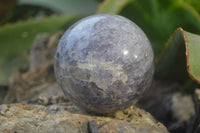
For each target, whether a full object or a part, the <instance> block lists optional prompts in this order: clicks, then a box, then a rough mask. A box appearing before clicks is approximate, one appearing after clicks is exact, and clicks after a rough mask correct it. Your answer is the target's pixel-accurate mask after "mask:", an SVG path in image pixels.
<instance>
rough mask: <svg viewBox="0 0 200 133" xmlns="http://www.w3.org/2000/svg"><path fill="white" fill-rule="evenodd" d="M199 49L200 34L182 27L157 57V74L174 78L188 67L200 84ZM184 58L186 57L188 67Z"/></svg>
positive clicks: (190, 73) (192, 76)
mask: <svg viewBox="0 0 200 133" xmlns="http://www.w3.org/2000/svg"><path fill="white" fill-rule="evenodd" d="M199 51H200V36H199V35H196V34H192V33H189V32H186V31H184V30H183V29H182V28H179V29H177V30H176V31H175V32H174V34H173V35H172V36H171V37H170V39H169V41H168V42H167V44H166V46H165V49H164V50H163V51H162V52H161V53H160V55H159V56H157V58H156V76H158V77H159V78H162V77H167V76H169V77H170V78H172V77H174V76H177V75H178V76H180V78H181V77H182V76H183V75H184V72H186V71H184V70H185V69H186V68H187V71H188V73H189V76H190V77H191V78H192V79H193V80H195V81H196V82H197V83H199V84H200V60H199V59H200V52H199ZM184 54H185V56H184ZM184 59H186V62H187V67H186V62H184ZM180 62H182V63H180ZM184 63H185V65H184Z"/></svg>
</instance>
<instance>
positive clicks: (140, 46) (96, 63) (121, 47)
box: [54, 14, 154, 114]
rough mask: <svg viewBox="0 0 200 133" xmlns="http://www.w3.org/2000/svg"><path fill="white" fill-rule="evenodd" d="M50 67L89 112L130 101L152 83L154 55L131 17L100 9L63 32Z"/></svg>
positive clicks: (73, 98)
mask: <svg viewBox="0 0 200 133" xmlns="http://www.w3.org/2000/svg"><path fill="white" fill-rule="evenodd" d="M54 68H55V74H56V78H57V82H58V84H59V85H60V87H61V88H62V90H63V92H64V94H65V95H66V96H67V98H69V99H70V100H71V101H72V102H74V103H75V104H77V105H78V106H80V107H81V108H83V109H85V110H87V111H89V112H93V113H97V114H106V113H112V112H115V111H117V110H122V109H125V108H127V107H128V106H130V105H132V104H134V103H135V102H136V101H137V100H138V98H139V97H141V96H142V94H143V93H144V91H145V90H147V89H148V88H149V87H150V85H151V82H152V78H153V73H154V55H153V51H152V47H151V44H150V42H149V40H148V38H147V37H146V35H145V34H144V32H143V31H142V30H141V29H140V28H139V27H138V26H137V25H136V24H135V23H133V22H131V21H130V20H128V19H126V18H124V17H122V16H118V15H109V14H100V15H93V16H89V17H86V18H84V19H82V20H80V21H78V22H76V23H75V24H74V25H72V26H71V27H70V28H69V29H68V30H67V31H66V32H65V33H64V35H63V36H62V38H61V39H60V41H59V44H58V47H57V51H56V54H55V62H54Z"/></svg>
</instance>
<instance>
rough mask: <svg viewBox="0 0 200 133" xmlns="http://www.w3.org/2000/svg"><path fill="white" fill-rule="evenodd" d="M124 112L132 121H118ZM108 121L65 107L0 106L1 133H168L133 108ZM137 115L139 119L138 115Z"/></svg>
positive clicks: (150, 118)
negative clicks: (74, 111)
mask: <svg viewBox="0 0 200 133" xmlns="http://www.w3.org/2000/svg"><path fill="white" fill-rule="evenodd" d="M127 110H130V112H129V113H128V114H129V116H131V117H127V118H126V117H124V120H120V119H121V117H119V114H120V113H121V116H122V115H126V114H124V113H125V112H126V111H127ZM127 110H126V111H122V112H118V115H117V114H116V115H114V116H113V118H111V117H100V116H89V115H86V114H77V113H71V112H70V111H68V110H66V106H63V105H57V106H53V105H51V106H47V107H45V106H42V105H27V104H10V105H9V104H4V105H0V132H2V133H14V132H16V133H88V132H90V133H168V131H167V129H166V128H165V127H164V126H163V125H162V124H161V123H159V122H157V121H156V120H155V119H154V118H153V117H152V116H151V115H150V114H149V113H147V112H145V111H144V110H141V109H139V108H136V107H131V108H130V109H127ZM138 114H139V115H138Z"/></svg>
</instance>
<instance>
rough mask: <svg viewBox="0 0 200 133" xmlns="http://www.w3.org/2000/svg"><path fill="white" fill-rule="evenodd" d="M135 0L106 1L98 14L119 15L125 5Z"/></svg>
mask: <svg viewBox="0 0 200 133" xmlns="http://www.w3.org/2000/svg"><path fill="white" fill-rule="evenodd" d="M131 1H133V0H105V1H104V2H103V3H102V4H101V5H100V6H99V9H98V11H97V13H99V14H102V13H109V14H117V13H119V12H120V11H121V10H122V9H123V7H124V6H125V5H127V4H128V3H129V2H131Z"/></svg>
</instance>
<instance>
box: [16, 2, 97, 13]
mask: <svg viewBox="0 0 200 133" xmlns="http://www.w3.org/2000/svg"><path fill="white" fill-rule="evenodd" d="M98 4H99V3H98V2H97V1H94V0H19V5H32V6H40V7H44V8H47V9H50V10H52V11H54V12H56V13H59V14H71V15H72V14H91V13H95V12H96V9H97V7H98Z"/></svg>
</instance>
